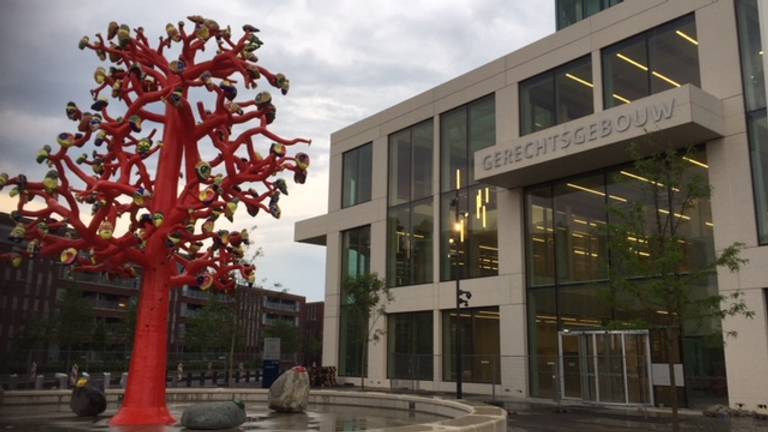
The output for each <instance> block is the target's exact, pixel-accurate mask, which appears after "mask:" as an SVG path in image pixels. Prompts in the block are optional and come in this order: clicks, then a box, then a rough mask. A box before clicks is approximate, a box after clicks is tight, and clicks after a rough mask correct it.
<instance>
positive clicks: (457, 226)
mask: <svg viewBox="0 0 768 432" xmlns="http://www.w3.org/2000/svg"><path fill="white" fill-rule="evenodd" d="M458 178H459V173H458V172H457V179H458ZM451 207H453V208H454V209H455V213H454V215H455V219H454V225H453V232H454V233H455V234H456V235H455V238H454V245H455V246H456V250H455V253H454V255H453V269H454V271H453V277H454V278H455V279H456V334H455V341H454V351H455V354H456V399H461V398H462V396H463V395H462V378H463V377H462V364H461V363H462V362H461V360H462V359H461V323H460V320H461V306H462V305H463V306H464V307H466V306H468V305H469V299H470V298H472V293H470V292H469V291H464V290H462V289H461V276H463V272H462V274H460V273H459V248H460V247H461V246H462V244H463V243H464V224H463V223H462V220H461V212H460V208H459V181H458V180H457V184H456V196H455V197H454V198H453V200H452V201H451Z"/></svg>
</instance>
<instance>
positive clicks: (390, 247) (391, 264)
mask: <svg viewBox="0 0 768 432" xmlns="http://www.w3.org/2000/svg"><path fill="white" fill-rule="evenodd" d="M387 229H388V231H389V235H388V236H387V253H388V256H387V281H388V283H389V284H390V285H391V286H400V285H407V284H408V283H410V280H411V224H410V206H409V205H408V204H405V205H402V206H399V207H392V208H390V209H389V217H388V220H387Z"/></svg>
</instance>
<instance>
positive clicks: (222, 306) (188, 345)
mask: <svg viewBox="0 0 768 432" xmlns="http://www.w3.org/2000/svg"><path fill="white" fill-rule="evenodd" d="M199 311H200V312H199V313H198V314H196V315H194V316H192V317H190V318H187V325H186V330H185V332H184V348H185V350H187V349H189V350H191V351H197V352H224V351H228V350H229V346H230V341H231V340H232V338H233V335H234V333H235V327H234V320H233V319H232V307H231V305H230V304H228V303H225V302H223V301H221V300H220V299H218V298H216V297H213V296H211V297H210V298H209V300H208V304H206V305H205V306H203V307H202V308H200V309H199ZM235 340H237V338H236V337H235ZM238 342H239V341H238Z"/></svg>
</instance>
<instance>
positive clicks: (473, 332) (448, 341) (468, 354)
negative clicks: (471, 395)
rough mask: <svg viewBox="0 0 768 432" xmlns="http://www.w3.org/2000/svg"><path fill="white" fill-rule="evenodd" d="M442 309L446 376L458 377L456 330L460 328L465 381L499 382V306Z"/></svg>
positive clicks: (446, 378)
mask: <svg viewBox="0 0 768 432" xmlns="http://www.w3.org/2000/svg"><path fill="white" fill-rule="evenodd" d="M456 318H457V317H456V311H455V310H446V311H443V348H444V349H443V380H444V381H455V380H456V348H455V347H456V330H457V325H458V326H459V327H460V328H461V342H460V343H461V346H460V351H461V353H462V362H461V363H462V368H461V369H462V379H463V381H464V382H475V383H492V382H495V383H499V382H500V381H501V379H500V368H499V363H500V357H499V353H500V335H499V308H498V307H491V308H473V309H462V311H461V316H460V318H459V319H458V320H457V319H456Z"/></svg>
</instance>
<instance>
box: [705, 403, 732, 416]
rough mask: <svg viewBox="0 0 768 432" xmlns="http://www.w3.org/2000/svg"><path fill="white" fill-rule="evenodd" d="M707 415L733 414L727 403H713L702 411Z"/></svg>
mask: <svg viewBox="0 0 768 432" xmlns="http://www.w3.org/2000/svg"><path fill="white" fill-rule="evenodd" d="M702 413H703V414H704V415H705V416H707V417H728V416H730V415H731V409H730V408H729V407H728V406H726V405H720V404H717V405H711V406H708V407H707V408H705V409H704V411H702Z"/></svg>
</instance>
